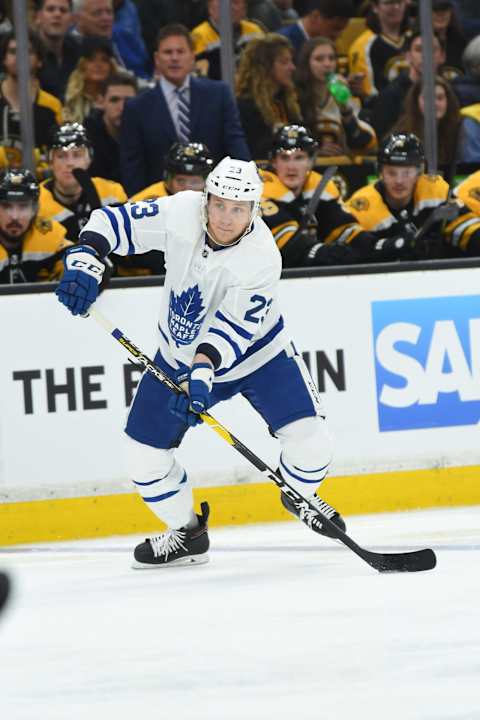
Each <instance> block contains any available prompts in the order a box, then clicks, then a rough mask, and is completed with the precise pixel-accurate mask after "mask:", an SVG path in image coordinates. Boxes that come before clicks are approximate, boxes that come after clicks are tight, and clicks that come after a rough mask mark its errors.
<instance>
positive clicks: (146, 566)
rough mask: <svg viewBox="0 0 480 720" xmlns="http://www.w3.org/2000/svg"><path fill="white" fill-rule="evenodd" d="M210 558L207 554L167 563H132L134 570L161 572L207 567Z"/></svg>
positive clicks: (136, 561) (135, 561) (189, 556)
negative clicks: (195, 566)
mask: <svg viewBox="0 0 480 720" xmlns="http://www.w3.org/2000/svg"><path fill="white" fill-rule="evenodd" d="M209 561H210V558H209V557H208V554H207V553H203V554H201V555H188V556H186V557H182V558H178V560H172V561H171V562H166V563H158V564H157V563H142V562H139V561H138V560H134V561H133V563H132V568H133V570H159V569H165V568H171V567H185V566H186V565H205V563H208V562H209Z"/></svg>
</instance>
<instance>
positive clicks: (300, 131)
mask: <svg viewBox="0 0 480 720" xmlns="http://www.w3.org/2000/svg"><path fill="white" fill-rule="evenodd" d="M316 151H317V143H316V141H315V139H314V138H313V136H312V135H311V134H310V133H309V132H308V130H307V129H306V128H305V127H303V126H301V125H285V126H283V127H281V128H279V129H278V130H277V132H276V133H275V137H274V139H273V144H272V148H271V153H270V157H271V166H272V168H273V172H271V171H270V170H266V171H262V179H263V181H264V183H265V184H264V189H263V200H262V204H261V210H262V218H263V220H264V221H265V222H266V223H267V225H268V227H269V228H270V230H271V231H272V234H273V237H274V238H275V242H276V243H277V246H278V249H279V250H280V252H281V254H282V260H283V266H284V267H302V266H316V265H330V264H337V263H341V262H346V263H350V262H354V261H356V260H357V259H358V258H357V257H356V254H355V252H354V251H352V250H351V249H348V248H347V249H346V250H345V249H344V248H345V244H346V243H347V242H349V241H351V240H352V239H353V238H355V237H356V236H357V235H360V236H361V240H362V242H363V243H364V244H368V242H369V238H368V237H364V236H366V233H364V232H363V231H362V229H361V228H360V227H359V225H358V223H357V222H356V220H355V219H354V218H353V217H352V216H351V215H349V214H348V213H346V212H345V210H344V209H343V207H342V205H341V203H340V193H339V191H338V188H337V186H336V185H335V183H333V182H332V181H330V182H329V183H328V184H327V187H326V188H325V190H324V191H323V193H322V196H321V199H319V201H318V204H317V206H316V208H315V209H314V210H313V212H312V217H308V218H306V216H305V211H306V208H307V205H308V203H309V201H310V200H311V198H312V196H313V194H314V192H315V189H316V187H317V185H318V184H319V182H320V181H321V179H322V176H321V175H319V174H318V173H316V172H315V171H314V170H313V166H314V163H315V155H316Z"/></svg>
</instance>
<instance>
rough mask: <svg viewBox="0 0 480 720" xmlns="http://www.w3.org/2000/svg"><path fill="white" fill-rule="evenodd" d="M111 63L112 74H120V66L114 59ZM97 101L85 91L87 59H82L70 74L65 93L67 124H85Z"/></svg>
mask: <svg viewBox="0 0 480 720" xmlns="http://www.w3.org/2000/svg"><path fill="white" fill-rule="evenodd" d="M109 62H110V74H111V75H113V74H114V73H117V72H118V64H117V63H116V62H115V60H114V59H113V58H109ZM99 90H100V88H99ZM95 100H96V98H94V97H91V96H90V95H87V93H86V91H85V59H84V58H83V57H81V58H80V59H79V61H78V62H77V66H76V68H75V70H74V71H73V72H72V73H71V74H70V77H69V79H68V83H67V89H66V91H65V105H64V108H63V117H64V120H65V122H79V123H83V121H84V120H85V118H86V117H87V115H88V114H89V112H90V110H91V109H92V108H93V106H94V103H95Z"/></svg>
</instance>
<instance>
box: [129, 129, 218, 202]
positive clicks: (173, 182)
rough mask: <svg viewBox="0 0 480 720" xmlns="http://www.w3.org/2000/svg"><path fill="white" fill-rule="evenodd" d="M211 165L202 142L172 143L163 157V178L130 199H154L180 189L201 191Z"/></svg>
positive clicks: (210, 157)
mask: <svg viewBox="0 0 480 720" xmlns="http://www.w3.org/2000/svg"><path fill="white" fill-rule="evenodd" d="M212 167H213V160H212V156H211V155H210V152H209V150H208V148H207V146H206V145H204V144H203V143H195V142H189V143H174V144H173V145H172V147H171V148H170V150H169V151H168V153H167V155H166V157H165V180H162V181H161V182H158V183H154V184H153V185H150V186H149V187H147V188H145V190H141V191H140V192H139V193H137V194H136V195H133V197H132V198H131V201H132V202H136V201H138V200H156V198H159V197H165V195H175V193H177V192H181V191H182V190H197V191H200V192H201V191H202V190H203V188H204V186H205V179H206V177H207V175H208V173H209V172H210V170H211V169H212Z"/></svg>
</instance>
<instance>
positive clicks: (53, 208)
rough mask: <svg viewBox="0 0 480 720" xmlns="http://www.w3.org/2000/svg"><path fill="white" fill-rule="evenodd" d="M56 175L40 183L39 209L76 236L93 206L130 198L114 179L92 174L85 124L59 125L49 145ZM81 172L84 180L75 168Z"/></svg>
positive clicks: (50, 160)
mask: <svg viewBox="0 0 480 720" xmlns="http://www.w3.org/2000/svg"><path fill="white" fill-rule="evenodd" d="M49 162H50V165H51V167H52V174H53V177H52V178H50V179H49V180H45V181H44V182H43V183H42V184H41V187H40V211H41V213H42V214H43V215H44V216H45V217H49V218H52V219H53V220H57V222H60V223H62V225H63V226H64V228H65V229H66V231H67V235H68V237H69V238H71V239H72V240H76V238H78V235H79V233H80V230H81V229H82V227H83V226H84V225H85V223H86V222H87V220H88V218H89V217H90V213H91V212H92V210H93V209H94V208H98V207H101V206H102V205H112V204H114V203H123V202H126V201H127V196H126V194H125V191H124V189H123V187H122V186H121V185H120V184H119V183H116V182H113V181H112V180H105V179H104V178H97V177H94V178H90V177H89V175H88V172H87V171H88V168H89V167H90V164H91V162H92V146H91V145H90V141H89V139H88V136H87V133H86V131H85V128H84V127H83V125H80V123H65V124H64V125H61V126H60V127H58V128H56V129H55V131H54V133H53V136H52V140H51V143H50V147H49ZM77 169H79V170H80V171H83V172H82V177H81V182H80V181H79V180H78V179H77V178H76V177H75V175H74V171H75V170H77Z"/></svg>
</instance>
